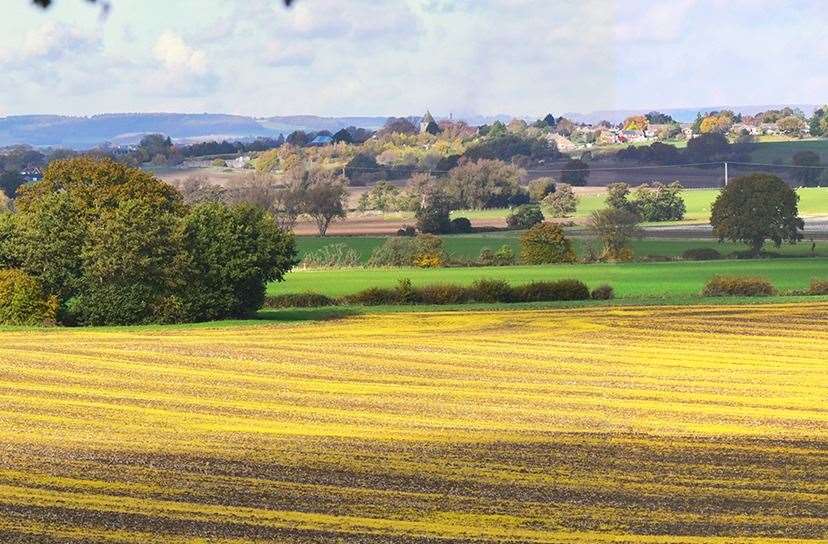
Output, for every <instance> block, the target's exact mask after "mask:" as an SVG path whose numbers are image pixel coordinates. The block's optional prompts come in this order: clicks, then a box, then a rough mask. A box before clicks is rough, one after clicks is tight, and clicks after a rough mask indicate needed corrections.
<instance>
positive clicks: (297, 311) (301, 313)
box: [253, 307, 362, 321]
mask: <svg viewBox="0 0 828 544" xmlns="http://www.w3.org/2000/svg"><path fill="white" fill-rule="evenodd" d="M360 313H362V312H360V311H359V310H357V309H356V308H336V307H327V308H288V309H284V310H278V309H270V310H268V309H265V310H259V312H258V313H257V314H256V317H255V318H253V319H254V320H256V321H327V320H330V319H341V318H344V317H349V316H353V315H359V314H360Z"/></svg>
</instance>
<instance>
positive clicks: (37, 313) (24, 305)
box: [0, 269, 58, 325]
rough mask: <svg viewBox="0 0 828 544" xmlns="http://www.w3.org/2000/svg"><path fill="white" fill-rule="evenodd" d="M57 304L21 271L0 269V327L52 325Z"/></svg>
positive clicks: (54, 299)
mask: <svg viewBox="0 0 828 544" xmlns="http://www.w3.org/2000/svg"><path fill="white" fill-rule="evenodd" d="M57 311H58V301H57V298H56V297H54V296H47V295H46V294H45V293H44V292H43V288H42V287H41V285H40V282H39V281H37V280H36V279H35V278H33V277H31V276H29V275H28V274H26V273H25V272H23V271H22V270H16V269H8V270H0V324H2V325H54V324H55V321H56V320H57Z"/></svg>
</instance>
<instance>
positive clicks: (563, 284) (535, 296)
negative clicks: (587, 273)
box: [512, 280, 589, 302]
mask: <svg viewBox="0 0 828 544" xmlns="http://www.w3.org/2000/svg"><path fill="white" fill-rule="evenodd" d="M588 298H589V288H587V286H586V285H585V284H584V282H582V281H579V280H559V281H535V282H532V283H527V284H526V285H520V286H518V287H515V288H514V289H513V290H512V300H514V301H519V302H541V301H551V300H586V299H588Z"/></svg>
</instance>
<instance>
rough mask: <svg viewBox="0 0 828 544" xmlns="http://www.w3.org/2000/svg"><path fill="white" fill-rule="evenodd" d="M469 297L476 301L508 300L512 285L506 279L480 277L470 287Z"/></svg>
mask: <svg viewBox="0 0 828 544" xmlns="http://www.w3.org/2000/svg"><path fill="white" fill-rule="evenodd" d="M471 289H472V290H471V298H472V299H473V300H475V301H477V302H510V301H511V300H512V287H511V286H510V285H509V282H507V281H506V280H488V279H480V280H477V281H475V282H474V283H473V284H472V287H471Z"/></svg>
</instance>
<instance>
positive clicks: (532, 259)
mask: <svg viewBox="0 0 828 544" xmlns="http://www.w3.org/2000/svg"><path fill="white" fill-rule="evenodd" d="M520 258H521V260H522V261H523V262H524V263H526V264H547V263H572V262H575V252H574V251H573V250H572V243H571V242H570V241H569V239H567V238H566V237H565V236H564V232H563V229H562V228H561V226H560V225H556V224H554V223H540V224H538V225H535V226H534V227H532V228H531V229H529V230H527V231H526V232H525V233H524V234H523V237H522V238H521V241H520Z"/></svg>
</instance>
